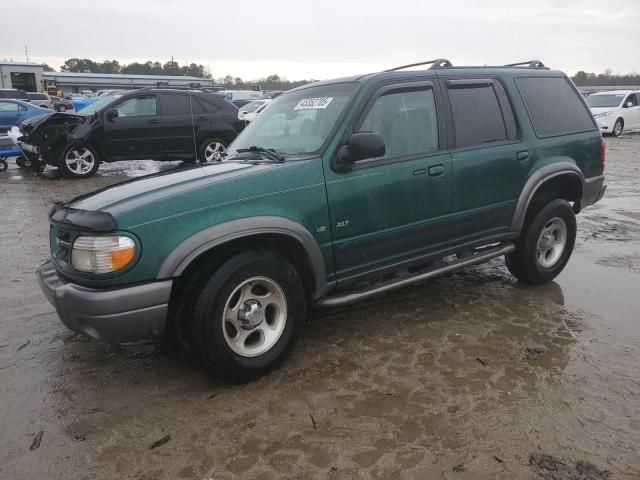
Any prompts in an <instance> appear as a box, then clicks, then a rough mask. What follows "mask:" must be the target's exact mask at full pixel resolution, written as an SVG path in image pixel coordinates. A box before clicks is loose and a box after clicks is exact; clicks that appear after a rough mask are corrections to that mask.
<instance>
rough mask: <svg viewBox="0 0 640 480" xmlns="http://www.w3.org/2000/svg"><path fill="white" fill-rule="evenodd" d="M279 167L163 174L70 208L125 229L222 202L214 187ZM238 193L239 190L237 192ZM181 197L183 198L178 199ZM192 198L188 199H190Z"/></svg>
mask: <svg viewBox="0 0 640 480" xmlns="http://www.w3.org/2000/svg"><path fill="white" fill-rule="evenodd" d="M277 166H278V165H276V164H260V165H256V164H251V163H241V162H223V163H217V164H213V165H204V166H192V167H188V168H184V169H180V170H174V171H170V172H161V173H156V174H152V175H148V176H145V177H140V178H137V179H133V180H128V181H126V182H123V183H120V184H117V185H113V186H110V187H107V188H104V189H102V190H98V191H96V192H93V193H90V194H87V195H83V196H80V197H76V198H75V199H73V200H72V201H70V202H69V203H67V204H66V205H65V206H66V207H71V208H74V209H80V210H91V211H103V212H108V213H110V214H111V215H112V216H113V217H115V218H116V219H117V221H118V227H120V228H124V227H126V226H130V225H131V224H135V223H142V222H144V221H151V220H155V219H158V218H161V217H164V216H169V215H172V214H175V213H180V212H184V210H185V208H188V209H198V208H207V207H210V206H212V205H215V204H217V203H219V202H220V198H216V195H215V193H214V192H213V191H212V190H211V189H210V188H205V187H210V186H212V185H213V184H218V183H219V184H222V183H227V182H229V181H231V180H233V179H236V178H237V177H240V176H243V175H247V174H250V173H251V174H253V173H258V172H262V171H264V170H265V169H271V168H274V167H276V168H277ZM234 190H235V189H234ZM178 197H179V198H178ZM187 197H188V198H187Z"/></svg>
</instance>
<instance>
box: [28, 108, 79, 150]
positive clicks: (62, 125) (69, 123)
mask: <svg viewBox="0 0 640 480" xmlns="http://www.w3.org/2000/svg"><path fill="white" fill-rule="evenodd" d="M85 118H86V117H83V116H82V115H74V114H71V113H61V112H50V113H45V114H44V115H38V116H35V117H31V118H28V119H26V120H24V121H23V122H22V123H20V131H21V132H22V134H23V135H25V136H26V137H27V143H31V144H34V145H39V144H40V143H42V141H44V139H45V138H48V140H49V141H51V140H52V139H54V138H57V136H58V135H60V134H62V133H69V132H71V131H72V130H73V129H74V128H76V127H77V126H78V125H80V124H81V123H83V122H84V121H85ZM52 129H53V130H55V131H56V132H55V133H56V134H55V135H46V136H45V135H44V132H45V131H50V130H52ZM52 133H53V132H52Z"/></svg>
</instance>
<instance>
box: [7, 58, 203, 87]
mask: <svg viewBox="0 0 640 480" xmlns="http://www.w3.org/2000/svg"><path fill="white" fill-rule="evenodd" d="M158 83H161V84H162V85H163V86H172V87H184V86H189V85H190V84H193V83H199V84H200V85H201V86H213V80H210V79H207V78H200V77H192V76H182V75H122V74H107V73H72V72H45V71H44V65H42V64H39V63H27V62H24V63H19V62H0V88H19V89H22V90H26V91H27V92H37V91H47V90H50V89H51V88H52V87H54V88H55V89H57V90H62V91H63V92H64V93H65V94H67V93H77V92H80V91H82V90H92V91H94V92H95V91H97V90H101V89H111V88H141V87H153V86H156V85H157V84H158Z"/></svg>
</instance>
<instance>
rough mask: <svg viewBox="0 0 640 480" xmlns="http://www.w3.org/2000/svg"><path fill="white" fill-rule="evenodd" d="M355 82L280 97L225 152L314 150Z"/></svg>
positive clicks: (354, 85)
mask: <svg viewBox="0 0 640 480" xmlns="http://www.w3.org/2000/svg"><path fill="white" fill-rule="evenodd" d="M357 86H358V84H357V83H335V84H332V85H322V86H318V87H310V88H305V89H302V90H298V91H294V92H291V93H287V94H284V95H281V96H279V97H278V98H277V99H276V100H274V101H273V102H271V103H270V104H269V108H267V109H265V110H264V112H262V113H261V114H260V115H258V116H257V117H256V119H255V120H254V121H253V122H251V123H250V124H249V125H248V126H247V128H245V129H244V130H243V131H242V133H241V134H240V135H239V136H238V138H236V140H235V141H234V142H233V143H232V144H231V145H230V146H229V149H228V150H227V153H228V154H229V155H234V154H237V153H238V150H241V149H245V148H250V147H253V146H257V147H262V148H268V149H273V150H275V151H276V152H278V153H280V154H282V155H300V154H311V153H315V152H317V151H318V150H319V149H320V147H322V145H323V144H324V142H325V140H326V139H327V137H328V136H329V133H330V132H331V130H332V129H333V127H334V125H335V123H336V121H337V120H338V117H339V116H340V114H341V113H342V112H343V111H344V109H345V106H346V105H347V103H348V102H349V100H350V99H351V97H352V96H353V93H354V92H355V90H356V88H357Z"/></svg>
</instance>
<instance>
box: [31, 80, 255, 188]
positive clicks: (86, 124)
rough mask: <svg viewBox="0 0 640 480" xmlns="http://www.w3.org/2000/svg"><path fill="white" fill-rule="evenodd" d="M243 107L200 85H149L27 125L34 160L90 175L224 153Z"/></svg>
mask: <svg viewBox="0 0 640 480" xmlns="http://www.w3.org/2000/svg"><path fill="white" fill-rule="evenodd" d="M243 127H244V122H242V121H240V120H238V109H237V108H236V107H235V106H234V105H233V104H231V103H229V102H227V101H226V100H224V99H222V98H221V97H219V96H217V95H213V94H211V93H207V92H203V91H199V90H181V89H172V88H143V89H139V90H133V91H120V92H114V93H112V94H110V95H105V96H103V97H100V99H99V100H97V101H96V102H94V103H92V104H90V105H88V106H87V107H85V108H83V109H82V110H80V111H78V112H77V113H76V114H69V113H59V112H52V113H50V114H46V115H41V116H38V117H33V118H31V119H29V120H25V121H24V122H22V123H21V124H20V131H21V133H22V135H23V136H22V137H21V138H20V139H19V140H20V147H21V149H22V151H23V153H24V155H25V157H27V159H28V160H29V162H28V163H29V164H30V165H31V166H32V168H34V169H35V170H38V171H41V170H42V169H43V168H44V167H45V166H46V165H47V164H48V165H53V166H55V167H58V168H60V169H61V171H62V172H63V173H64V174H65V175H67V176H70V177H90V176H91V175H93V174H94V173H96V171H97V170H98V168H99V166H100V163H101V162H114V161H119V160H143V159H153V160H184V161H187V162H189V161H191V162H193V161H195V160H196V159H197V160H200V161H201V162H209V161H213V160H216V159H218V158H219V156H220V155H221V153H222V152H223V151H224V149H225V148H226V147H227V145H229V144H230V143H231V142H232V141H233V139H235V137H236V136H237V135H238V133H240V131H241V130H242V128H243Z"/></svg>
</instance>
